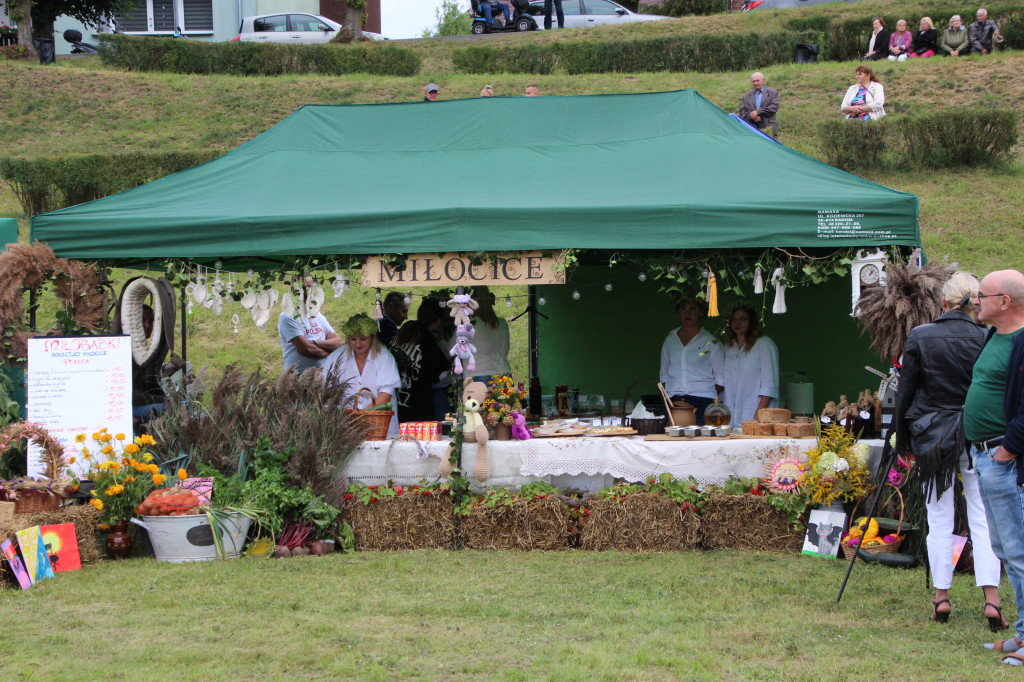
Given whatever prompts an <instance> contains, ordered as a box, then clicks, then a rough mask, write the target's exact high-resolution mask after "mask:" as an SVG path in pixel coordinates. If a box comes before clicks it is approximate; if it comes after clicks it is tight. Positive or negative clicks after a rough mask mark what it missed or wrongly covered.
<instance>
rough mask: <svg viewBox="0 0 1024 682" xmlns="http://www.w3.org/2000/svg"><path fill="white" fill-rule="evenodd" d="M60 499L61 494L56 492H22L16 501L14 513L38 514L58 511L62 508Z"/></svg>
mask: <svg viewBox="0 0 1024 682" xmlns="http://www.w3.org/2000/svg"><path fill="white" fill-rule="evenodd" d="M60 500H61V498H60V495H57V494H54V493H40V492H22V493H19V494H18V499H16V500H15V501H14V513H15V514H36V513H38V512H51V511H57V510H58V509H59V508H60Z"/></svg>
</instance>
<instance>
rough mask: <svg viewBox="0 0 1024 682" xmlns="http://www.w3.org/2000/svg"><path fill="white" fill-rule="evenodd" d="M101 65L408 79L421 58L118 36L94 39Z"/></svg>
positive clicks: (398, 52)
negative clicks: (353, 74) (96, 41)
mask: <svg viewBox="0 0 1024 682" xmlns="http://www.w3.org/2000/svg"><path fill="white" fill-rule="evenodd" d="M98 41H99V50H100V59H101V60H102V61H103V63H104V64H106V65H108V66H112V67H115V68H120V69H125V70H128V71H169V72H173V73H199V74H228V75H233V76H280V75H283V74H300V73H318V74H325V75H341V74H346V73H369V74H375V75H379V76H413V75H415V74H417V73H419V70H420V65H421V62H420V58H419V56H418V55H417V54H416V53H415V52H413V51H412V50H410V49H408V48H404V47H398V46H396V45H388V44H380V43H374V42H369V41H367V42H360V43H358V44H355V45H348V46H346V45H330V44H327V45H288V44H284V43H249V42H220V43H214V42H205V41H200V40H173V39H168V38H143V37H138V36H126V35H118V34H104V35H101V36H99V37H98Z"/></svg>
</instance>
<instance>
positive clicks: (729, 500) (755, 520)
mask: <svg viewBox="0 0 1024 682" xmlns="http://www.w3.org/2000/svg"><path fill="white" fill-rule="evenodd" d="M702 517H703V519H702V520H703V526H702V527H703V531H704V532H703V533H702V536H703V537H702V543H701V544H702V545H703V546H704V547H705V548H706V549H775V550H789V551H793V552H798V551H800V548H801V547H802V545H803V539H804V533H803V531H800V530H793V529H791V528H790V527H789V524H788V523H787V522H786V512H784V511H779V510H777V509H775V508H774V507H772V505H771V503H770V502H768V500H767V499H766V498H764V497H760V496H758V495H727V494H726V493H723V492H713V493H711V496H710V497H709V498H708V500H707V502H706V503H705V504H704V513H703V514H702Z"/></svg>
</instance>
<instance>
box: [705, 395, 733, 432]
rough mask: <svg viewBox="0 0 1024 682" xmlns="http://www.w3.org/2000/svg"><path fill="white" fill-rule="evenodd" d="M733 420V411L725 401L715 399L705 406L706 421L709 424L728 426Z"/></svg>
mask: <svg viewBox="0 0 1024 682" xmlns="http://www.w3.org/2000/svg"><path fill="white" fill-rule="evenodd" d="M731 420H732V413H731V412H730V411H729V408H728V407H726V406H725V403H721V402H719V401H717V400H716V401H715V402H713V403H711V404H710V405H708V406H707V407H706V408H704V423H705V424H707V425H708V426H726V425H727V424H729V422H730V421H731Z"/></svg>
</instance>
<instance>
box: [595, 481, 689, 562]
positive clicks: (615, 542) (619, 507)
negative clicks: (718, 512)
mask: <svg viewBox="0 0 1024 682" xmlns="http://www.w3.org/2000/svg"><path fill="white" fill-rule="evenodd" d="M702 523H703V521H702V520H701V518H700V517H699V516H697V514H695V513H694V512H692V511H689V510H687V511H685V512H684V511H683V510H682V509H681V508H680V504H679V503H678V502H676V501H674V500H672V499H670V498H668V497H662V496H660V495H652V494H650V493H632V494H630V495H626V496H625V497H624V498H622V501H621V502H616V501H615V500H597V501H595V502H592V503H591V504H590V517H589V518H588V519H587V522H586V523H585V524H584V526H583V530H582V532H581V533H580V545H581V546H582V548H583V549H588V550H597V551H607V550H611V549H615V550H620V551H624V552H672V551H676V550H680V549H697V548H698V547H700V540H701V532H700V529H701V525H702Z"/></svg>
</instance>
